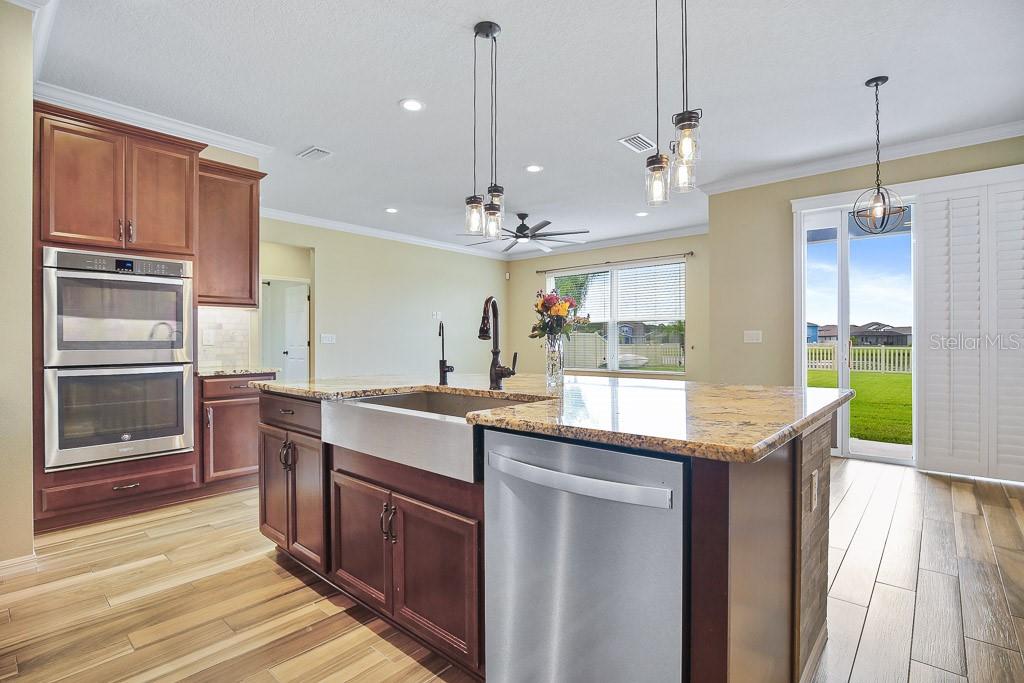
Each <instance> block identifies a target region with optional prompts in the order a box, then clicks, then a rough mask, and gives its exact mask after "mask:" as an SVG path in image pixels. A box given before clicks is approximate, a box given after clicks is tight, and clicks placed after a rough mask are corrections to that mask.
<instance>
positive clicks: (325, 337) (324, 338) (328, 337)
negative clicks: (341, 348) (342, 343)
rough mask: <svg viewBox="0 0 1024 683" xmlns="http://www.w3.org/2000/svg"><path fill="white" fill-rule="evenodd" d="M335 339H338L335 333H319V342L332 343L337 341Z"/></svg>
mask: <svg viewBox="0 0 1024 683" xmlns="http://www.w3.org/2000/svg"><path fill="white" fill-rule="evenodd" d="M337 341H338V335H336V334H321V335H320V343H321V344H334V343H337Z"/></svg>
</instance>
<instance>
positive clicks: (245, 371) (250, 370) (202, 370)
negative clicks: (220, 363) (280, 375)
mask: <svg viewBox="0 0 1024 683" xmlns="http://www.w3.org/2000/svg"><path fill="white" fill-rule="evenodd" d="M277 372H281V369H280V368H261V367H253V366H240V367H230V368H219V367H203V366H201V365H200V366H198V367H197V368H196V374H197V375H198V376H200V377H227V376H231V375H269V374H271V373H277Z"/></svg>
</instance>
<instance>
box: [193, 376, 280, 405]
mask: <svg viewBox="0 0 1024 683" xmlns="http://www.w3.org/2000/svg"><path fill="white" fill-rule="evenodd" d="M257 379H261V380H266V379H274V375H272V374H271V375H232V376H230V377H212V378H211V377H205V378H203V380H202V382H203V398H205V399H211V398H240V397H242V396H256V395H257V394H259V393H260V390H259V389H253V388H252V387H250V386H249V382H251V381H253V380H257Z"/></svg>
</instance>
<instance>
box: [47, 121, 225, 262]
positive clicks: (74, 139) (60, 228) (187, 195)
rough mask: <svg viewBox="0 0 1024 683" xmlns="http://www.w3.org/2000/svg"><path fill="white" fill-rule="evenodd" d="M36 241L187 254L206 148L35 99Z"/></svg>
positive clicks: (192, 241) (191, 246)
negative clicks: (36, 165) (200, 164)
mask: <svg viewBox="0 0 1024 683" xmlns="http://www.w3.org/2000/svg"><path fill="white" fill-rule="evenodd" d="M35 108H36V136H37V137H36V144H37V147H38V149H37V159H38V165H39V171H38V186H37V191H38V202H39V238H40V239H41V240H42V241H43V242H62V243H67V244H75V245H81V246H85V247H89V246H94V247H104V248H107V249H110V248H114V249H126V250H129V251H138V252H156V253H160V254H192V253H194V251H195V229H196V222H197V218H198V216H197V214H198V204H197V199H198V192H197V189H196V188H197V185H198V181H199V176H198V166H199V151H200V150H201V149H203V148H204V147H205V146H206V145H203V144H201V143H197V142H192V141H190V140H185V139H182V138H176V137H172V136H170V135H165V134H163V133H158V132H155V131H148V130H145V129H143V128H136V127H135V126H130V125H128V124H124V123H120V122H118V121H111V120H108V119H101V118H99V117H96V116H92V115H89V114H83V113H80V112H75V111H71V110H68V109H63V108H61V107H56V106H53V105H49V104H45V103H42V102H37V103H36V105H35Z"/></svg>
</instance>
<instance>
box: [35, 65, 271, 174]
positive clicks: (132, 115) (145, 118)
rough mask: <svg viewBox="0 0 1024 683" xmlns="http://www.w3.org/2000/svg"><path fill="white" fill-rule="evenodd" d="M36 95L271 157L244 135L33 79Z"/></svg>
mask: <svg viewBox="0 0 1024 683" xmlns="http://www.w3.org/2000/svg"><path fill="white" fill-rule="evenodd" d="M35 98H36V99H37V100H40V101H41V102H48V103H50V104H55V105H57V106H60V107H67V108H68V109H75V110H77V111H81V112H85V113H86V114H93V115H96V116H102V117H104V118H108V119H114V120H115V121H121V122H123V123H128V124H131V125H133V126H139V127H140V128H148V129H149V130H155V131H158V132H160V133H167V134H168V135H174V136H176V137H180V138H186V139H188V140H195V141H197V142H204V143H206V144H207V145H212V146H214V147H220V148H221V149H226V150H229V151H232V152H238V153H239V154H246V155H248V156H251V157H257V158H259V159H263V158H266V157H268V156H270V154H271V152H273V151H274V148H273V147H271V146H269V145H264V144H262V143H259V142H253V141H252V140H246V139H245V138H240V137H236V136H234V135H229V134H227V133H221V132H220V131H216V130H210V129H209V128H203V127H202V126H196V125H193V124H191V123H186V122H185V121H179V120H177V119H172V118H170V117H167V116H161V115H160V114H154V113H152V112H148V111H144V110H142V109H136V108H135V107H129V106H128V105H125V104H118V103H117V102H111V101H110V100H105V99H103V98H101V97H95V96H93V95H87V94H85V93H82V92H78V91H77V90H71V89H69V88H64V87H61V86H59V85H53V84H52V83H44V82H43V81H36V85H35Z"/></svg>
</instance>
